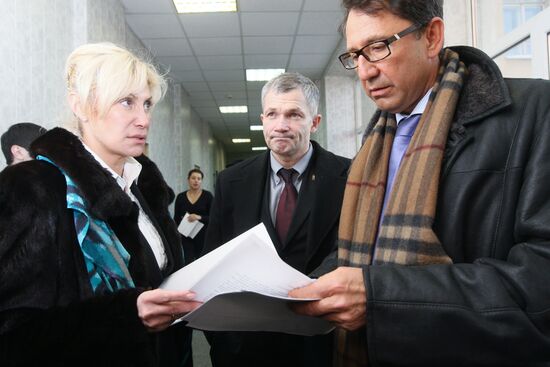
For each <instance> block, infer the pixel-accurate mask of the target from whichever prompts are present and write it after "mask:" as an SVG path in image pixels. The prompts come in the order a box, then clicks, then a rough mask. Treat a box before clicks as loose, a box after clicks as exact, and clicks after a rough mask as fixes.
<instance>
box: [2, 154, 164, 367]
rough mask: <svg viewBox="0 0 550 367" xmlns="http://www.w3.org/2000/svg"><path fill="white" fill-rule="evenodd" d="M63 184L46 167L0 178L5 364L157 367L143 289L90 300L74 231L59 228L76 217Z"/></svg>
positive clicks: (18, 169) (25, 167)
mask: <svg viewBox="0 0 550 367" xmlns="http://www.w3.org/2000/svg"><path fill="white" fill-rule="evenodd" d="M64 185H65V184H64V178H63V176H62V175H61V174H59V171H57V170H56V169H55V168H53V167H52V166H50V165H49V164H48V163H44V162H38V161H32V162H27V163H21V164H19V165H17V166H14V167H8V168H6V169H5V170H4V171H2V172H1V173H0V264H1V266H0V365H2V366H27V365H55V366H76V365H79V366H83V365H92V364H93V365H102V366H107V365H124V366H128V365H130V366H131V365H139V366H148V365H152V364H153V357H152V356H153V354H152V349H151V346H150V337H149V335H148V333H147V332H146V330H145V328H144V326H143V325H142V323H141V321H140V319H139V318H138V316H137V308H136V300H137V297H138V295H139V293H140V291H139V290H136V289H133V290H127V291H121V292H117V293H115V294H110V295H106V296H100V297H90V298H87V296H88V295H89V294H88V295H86V292H85V289H83V287H82V286H81V282H80V280H79V275H81V274H82V272H83V269H82V263H81V262H79V261H78V255H80V256H81V254H80V253H79V251H80V250H79V248H78V247H77V246H78V245H77V244H76V246H75V241H74V239H73V237H74V232H71V231H67V232H63V231H61V232H60V231H59V228H61V227H63V228H70V227H71V222H70V220H71V219H72V216H71V215H70V214H67V210H66V209H65V199H64V195H65V191H66V188H65V186H64ZM67 218H68V219H67ZM61 224H63V226H61Z"/></svg>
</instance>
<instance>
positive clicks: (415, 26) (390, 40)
mask: <svg viewBox="0 0 550 367" xmlns="http://www.w3.org/2000/svg"><path fill="white" fill-rule="evenodd" d="M422 27H423V25H421V24H417V23H415V24H412V25H410V26H409V27H407V28H406V29H404V30H402V31H401V32H399V33H396V34H394V35H393V36H391V37H388V38H386V39H384V40H379V41H374V42H371V43H368V44H366V45H365V46H363V47H361V48H360V49H359V50H356V51H348V52H345V53H343V54H341V55H340V56H338V60H340V63H342V65H343V66H344V68H345V69H346V70H353V69H357V67H358V66H359V63H358V62H357V65H355V66H354V67H352V68H348V67H347V66H346V64H345V62H344V60H343V58H347V57H353V55H355V56H356V57H357V58H356V60H359V56H363V57H364V58H365V59H367V61H368V62H373V63H374V62H378V61H382V60H384V59H387V58H388V57H389V56H390V55H391V49H390V45H391V44H392V43H393V42H395V41H397V40H400V39H401V38H403V37H405V36H406V35H408V34H410V33H413V32H416V31H418V30H419V29H421V28H422ZM375 43H383V44H384V45H385V46H386V49H387V50H388V54H387V55H386V56H384V57H382V58H381V59H377V60H371V59H370V58H369V56H368V55H366V54H364V53H363V50H364V49H365V48H367V47H369V46H372V45H374V44H375Z"/></svg>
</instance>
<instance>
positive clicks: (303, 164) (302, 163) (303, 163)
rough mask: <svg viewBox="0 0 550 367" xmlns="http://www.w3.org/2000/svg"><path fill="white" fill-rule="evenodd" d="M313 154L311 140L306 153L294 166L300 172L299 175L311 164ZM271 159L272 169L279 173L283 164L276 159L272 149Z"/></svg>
mask: <svg viewBox="0 0 550 367" xmlns="http://www.w3.org/2000/svg"><path fill="white" fill-rule="evenodd" d="M312 155H313V145H311V142H310V143H309V147H308V148H307V152H306V154H304V156H303V157H302V158H300V160H299V161H298V162H296V164H295V165H294V166H292V168H294V169H295V170H296V171H297V172H298V177H299V176H301V175H302V174H303V173H304V172H305V170H306V168H307V165H308V164H309V160H310V159H311V156H312ZM270 160H271V170H272V171H273V173H274V174H275V175H277V172H279V170H280V169H281V168H283V166H282V165H281V164H280V163H279V162H278V161H277V160H276V159H275V156H274V155H273V152H271V151H270Z"/></svg>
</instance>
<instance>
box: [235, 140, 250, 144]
mask: <svg viewBox="0 0 550 367" xmlns="http://www.w3.org/2000/svg"><path fill="white" fill-rule="evenodd" d="M231 141H232V142H233V143H235V144H239V143H250V139H231Z"/></svg>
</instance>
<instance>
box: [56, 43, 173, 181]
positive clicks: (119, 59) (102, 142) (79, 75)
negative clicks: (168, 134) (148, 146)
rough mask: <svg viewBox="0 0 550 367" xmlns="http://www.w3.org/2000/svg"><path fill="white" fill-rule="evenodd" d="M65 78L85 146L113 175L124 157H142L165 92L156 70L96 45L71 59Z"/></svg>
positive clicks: (117, 50)
mask: <svg viewBox="0 0 550 367" xmlns="http://www.w3.org/2000/svg"><path fill="white" fill-rule="evenodd" d="M65 76H66V80H67V87H68V100H69V105H70V108H71V110H72V113H73V114H74V117H75V119H76V121H75V122H76V124H77V127H76V129H75V130H76V132H77V133H79V134H80V136H81V139H82V140H83V142H84V143H85V144H86V145H87V146H89V147H90V148H91V149H92V150H93V151H94V152H95V153H96V154H97V155H99V157H101V158H102V159H103V160H104V161H105V162H106V163H107V164H108V165H109V166H110V167H111V168H113V169H114V170H115V171H118V170H119V169H121V168H122V165H123V163H124V161H125V159H126V158H127V157H135V156H138V155H141V154H142V153H143V151H144V149H145V143H146V139H147V134H148V130H149V124H150V119H151V109H152V107H153V105H154V104H155V103H157V102H158V101H159V100H160V99H161V98H162V96H163V94H164V92H165V90H166V82H165V81H164V78H163V77H162V76H161V75H160V74H159V73H158V72H157V70H156V69H155V67H154V66H153V65H151V64H150V63H148V62H146V61H144V60H141V59H140V58H138V57H137V56H136V55H134V54H133V53H131V52H130V51H128V50H126V49H124V48H121V47H118V46H116V45H114V44H111V43H95V44H86V45H83V46H80V47H78V48H76V49H75V50H74V51H73V52H72V53H71V54H70V55H69V57H68V59H67V62H66V65H65ZM119 173H120V172H119Z"/></svg>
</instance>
